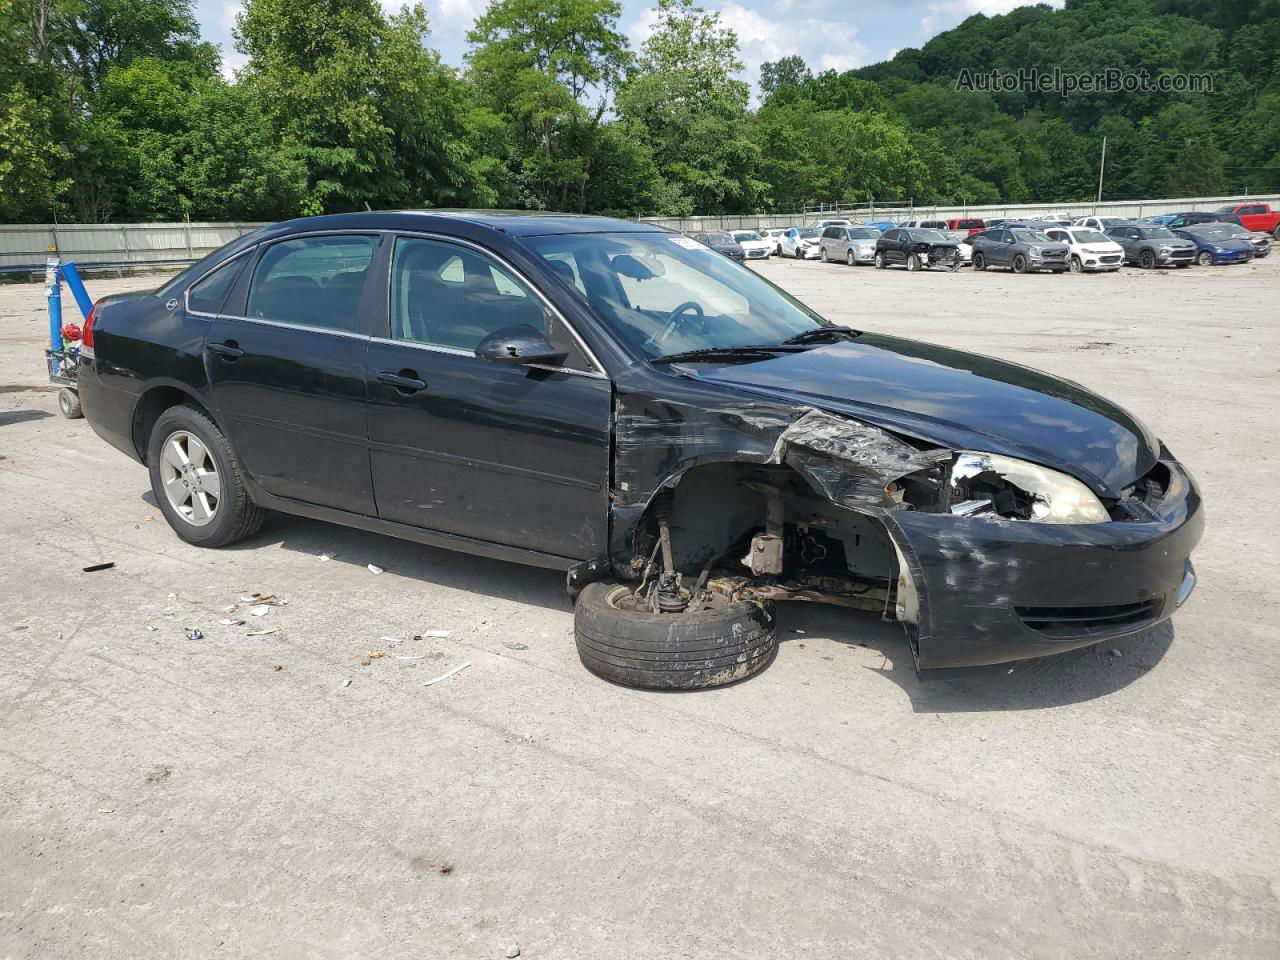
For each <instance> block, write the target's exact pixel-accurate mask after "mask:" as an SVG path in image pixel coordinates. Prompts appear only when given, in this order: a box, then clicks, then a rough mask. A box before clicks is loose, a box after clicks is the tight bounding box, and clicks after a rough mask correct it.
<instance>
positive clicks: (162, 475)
mask: <svg viewBox="0 0 1280 960" xmlns="http://www.w3.org/2000/svg"><path fill="white" fill-rule="evenodd" d="M190 437H194V438H195V439H196V440H197V441H198V442H199V443H200V444H201V445H202V446H203V447H204V450H205V451H206V452H207V454H208V458H209V459H208V461H206V463H208V464H211V466H212V472H213V473H214V475H215V479H216V488H217V494H216V496H213V497H212V498H211V497H210V496H209V495H208V494H206V495H205V496H204V497H203V498H202V502H203V503H204V504H205V506H204V507H203V509H204V510H209V508H210V507H212V509H211V510H209V512H210V513H211V516H210V517H209V518H208V519H207V520H201V519H198V518H196V516H195V510H194V499H193V500H192V503H193V508H192V511H190V513H191V514H192V515H191V516H188V515H187V513H184V512H183V511H182V508H181V507H180V506H178V505H176V504H175V502H174V499H175V498H174V497H171V496H170V494H169V492H168V490H166V484H167V485H168V486H169V487H170V488H175V489H176V487H175V484H176V483H182V482H183V476H184V475H183V474H181V472H180V471H179V470H177V469H175V468H174V467H173V457H172V454H171V453H170V452H169V449H170V445H171V444H172V443H173V442H175V441H177V442H179V443H181V442H183V441H185V443H186V449H187V450H188V451H190V450H191V449H192V448H191V445H190V442H189V440H188V439H186V438H190ZM147 469H148V471H149V472H150V474H151V491H152V493H153V495H154V496H155V498H156V502H157V503H158V504H159V505H160V511H161V512H162V513H163V514H164V517H165V519H166V520H168V521H169V526H171V527H172V528H173V532H174V533H176V534H177V535H178V536H179V537H181V538H182V539H183V540H185V541H187V543H190V544H194V545H195V546H197V547H225V546H227V545H228V544H232V543H235V542H236V541H238V540H243V539H244V538H245V537H248V536H251V535H253V534H255V533H257V532H258V529H259V528H260V527H261V526H262V521H263V520H264V519H265V517H266V515H267V512H266V511H265V510H263V509H262V508H261V507H259V506H258V505H257V504H255V503H254V502H253V501H252V500H251V499H250V497H249V491H248V489H246V487H245V484H244V480H243V478H242V472H241V468H240V461H239V460H238V459H237V457H236V454H235V451H234V450H232V448H231V443H230V441H229V440H227V438H226V437H224V436H223V435H222V431H221V430H219V429H218V427H217V425H216V424H214V422H213V421H212V420H210V419H209V417H208V416H207V415H206V414H204V413H203V412H202V411H200V410H197V409H195V408H194V407H187V406H178V407H170V408H169V409H168V410H166V411H165V412H164V413H162V414H160V417H159V419H158V420H156V424H155V427H153V428H152V430H151V440H150V442H149V443H148V445H147ZM175 475H176V479H175ZM206 476H207V473H206ZM181 495H182V494H181V491H179V492H178V494H177V495H176V496H178V497H180V496H181ZM211 501H212V502H211Z"/></svg>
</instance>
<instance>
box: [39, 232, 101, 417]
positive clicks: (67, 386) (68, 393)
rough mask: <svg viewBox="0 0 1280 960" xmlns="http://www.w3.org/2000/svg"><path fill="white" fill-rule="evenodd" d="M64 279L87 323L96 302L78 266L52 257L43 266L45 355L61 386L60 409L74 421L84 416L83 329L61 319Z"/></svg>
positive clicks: (51, 375) (52, 373)
mask: <svg viewBox="0 0 1280 960" xmlns="http://www.w3.org/2000/svg"><path fill="white" fill-rule="evenodd" d="M63 280H66V282H67V286H68V287H70V288H71V293H72V295H73V296H74V297H75V298H76V305H77V306H79V308H80V312H81V313H82V314H83V315H84V318H85V321H86V324H87V322H88V320H89V314H90V313H91V312H92V311H93V301H91V300H90V299H89V294H88V292H87V291H86V290H85V288H84V281H82V280H81V279H80V271H79V270H77V269H76V265H75V264H74V263H63V262H62V261H61V260H60V259H59V258H57V257H50V258H49V260H48V261H47V262H46V264H45V269H44V282H45V287H46V288H47V290H48V295H49V346H48V348H47V349H46V350H45V352H44V356H45V361H46V363H47V364H48V366H49V380H50V381H51V382H52V383H56V384H58V385H59V386H60V387H61V388H62V389H61V390H59V391H58V409H59V410H61V411H62V415H63V416H64V417H66V418H67V419H68V420H75V419H77V418H79V417H82V416H84V414H83V413H82V412H81V409H80V390H79V378H78V374H79V371H80V344H81V338H82V336H83V332H82V329H81V327H80V326H79V325H78V324H75V323H67V324H63V322H62V281H63Z"/></svg>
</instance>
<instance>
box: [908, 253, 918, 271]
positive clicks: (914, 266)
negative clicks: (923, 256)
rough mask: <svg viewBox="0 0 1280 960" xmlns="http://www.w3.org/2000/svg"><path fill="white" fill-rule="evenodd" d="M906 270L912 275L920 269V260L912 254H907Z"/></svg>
mask: <svg viewBox="0 0 1280 960" xmlns="http://www.w3.org/2000/svg"><path fill="white" fill-rule="evenodd" d="M907 269H908V270H909V271H911V272H912V273H914V272H915V271H917V270H919V269H920V258H919V257H917V256H916V255H915V254H914V253H908V254H907Z"/></svg>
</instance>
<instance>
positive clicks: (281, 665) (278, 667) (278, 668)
mask: <svg viewBox="0 0 1280 960" xmlns="http://www.w3.org/2000/svg"><path fill="white" fill-rule="evenodd" d="M271 669H272V670H274V671H275V672H276V673H279V672H280V671H281V670H283V669H284V665H283V664H279V663H277V664H276V665H275V666H274V667H272V668H271Z"/></svg>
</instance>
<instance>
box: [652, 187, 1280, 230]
mask: <svg viewBox="0 0 1280 960" xmlns="http://www.w3.org/2000/svg"><path fill="white" fill-rule="evenodd" d="M1248 202H1257V203H1269V204H1271V206H1272V208H1273V209H1276V208H1280V195H1276V194H1273V195H1270V196H1243V197H1241V196H1237V197H1181V198H1173V199H1169V200H1115V201H1106V202H1104V203H1022V204H995V205H992V206H978V207H971V206H963V205H962V206H953V207H948V206H914V205H903V206H897V207H894V206H883V205H880V204H874V205H868V204H863V205H861V206H859V205H855V204H844V205H839V204H833V205H831V206H828V207H826V208H825V209H813V208H810V209H808V210H804V211H801V212H798V213H765V214H734V215H732V216H715V217H644V218H642V219H643V220H644V222H645V223H652V224H656V225H658V226H662V227H668V228H670V229H672V230H680V231H681V232H683V233H697V232H699V231H702V230H756V229H766V228H769V227H792V226H800V225H802V224H809V223H817V222H818V221H819V220H834V219H839V218H841V217H845V218H848V219H850V220H861V221H863V222H869V221H872V220H893V221H895V222H900V221H903V220H949V219H952V218H963V217H980V218H982V219H983V220H987V219H990V218H992V217H1004V218H1006V219H1010V218H1014V217H1017V218H1027V219H1034V218H1039V217H1052V218H1054V219H1058V218H1061V217H1065V216H1070V217H1093V216H1098V217H1128V218H1130V219H1133V220H1138V219H1141V218H1142V217H1149V216H1154V215H1156V214H1160V213H1182V212H1184V211H1187V210H1214V209H1216V208H1218V207H1223V206H1226V205H1227V204H1229V203H1248Z"/></svg>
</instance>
